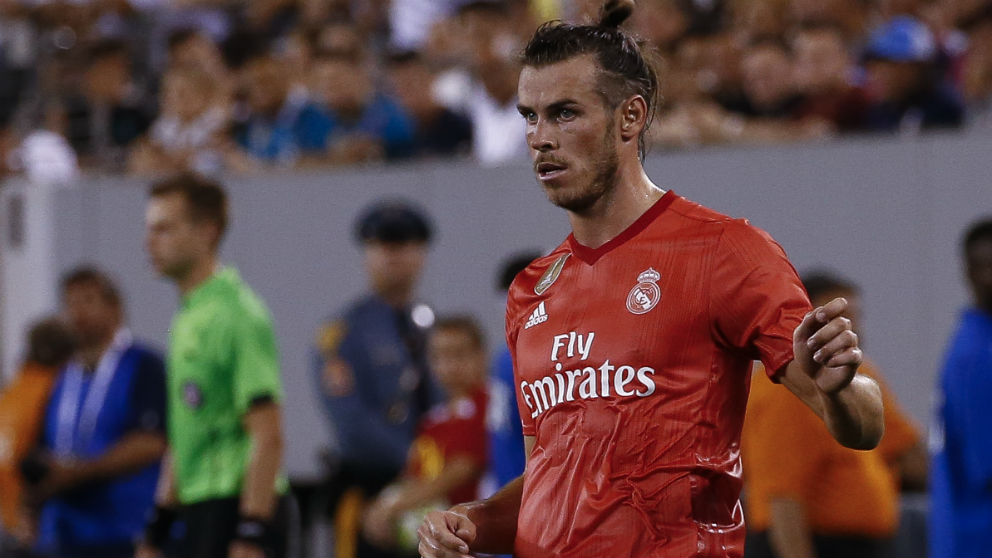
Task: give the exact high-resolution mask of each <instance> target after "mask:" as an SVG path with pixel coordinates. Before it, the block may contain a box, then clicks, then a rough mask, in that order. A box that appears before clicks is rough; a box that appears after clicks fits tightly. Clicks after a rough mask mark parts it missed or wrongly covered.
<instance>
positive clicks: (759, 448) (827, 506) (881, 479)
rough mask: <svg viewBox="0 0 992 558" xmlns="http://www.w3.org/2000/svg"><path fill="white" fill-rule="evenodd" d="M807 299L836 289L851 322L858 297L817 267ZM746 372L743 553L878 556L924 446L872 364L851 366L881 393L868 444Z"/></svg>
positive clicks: (922, 461)
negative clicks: (847, 440) (873, 441)
mask: <svg viewBox="0 0 992 558" xmlns="http://www.w3.org/2000/svg"><path fill="white" fill-rule="evenodd" d="M803 283H804V285H805V286H806V289H807V291H808V293H809V295H810V298H811V300H812V302H813V304H814V305H816V304H819V303H822V301H824V300H830V299H832V298H833V297H836V296H843V297H845V298H847V300H848V315H849V316H850V319H851V321H852V327H854V328H855V329H856V327H857V325H856V324H857V322H858V317H859V312H858V310H859V306H860V299H859V295H858V292H857V289H856V288H855V287H854V286H853V285H852V284H850V283H848V282H847V281H845V280H843V279H840V278H837V277H833V276H831V275H828V274H824V273H817V274H813V275H808V276H806V277H804V280H803ZM762 372H763V370H762V369H761V368H760V367H759V369H758V370H757V371H756V372H755V374H754V375H753V376H752V382H751V395H750V399H749V402H748V409H747V417H746V419H745V421H744V431H743V434H742V439H741V454H742V458H743V465H744V477H745V483H746V489H747V499H746V503H747V510H746V514H745V515H746V517H747V521H748V528H749V530H750V531H751V533H752V538H751V540H750V544H751V545H752V546H751V548H750V551H753V552H755V555H756V556H757V555H772V556H799V555H801V556H817V557H819V558H825V557H826V558H829V557H830V556H844V555H857V556H866V557H870V556H877V555H879V553H881V552H884V550H885V548H884V546H885V544H886V541H887V540H888V539H889V538H891V537H892V536H893V535H894V534H895V531H896V529H897V527H898V521H899V489H900V487H901V486H902V485H903V484H906V485H908V486H915V487H921V486H922V485H924V484H925V479H926V466H925V465H926V452H925V450H924V448H923V445H922V441H921V438H920V435H919V432H918V430H917V428H916V426H915V425H914V424H913V422H912V420H910V419H909V418H908V417H906V415H905V414H904V413H903V412H902V411H901V409H900V407H899V405H898V403H897V401H896V399H895V396H894V395H893V394H892V392H891V390H889V389H888V387H887V385H886V384H885V382H884V381H883V379H882V378H881V375H880V374H879V372H878V370H877V369H876V368H875V367H874V366H873V365H872V364H871V363H870V362H869V361H867V360H865V361H864V362H863V363H862V365H861V367H860V368H859V372H860V373H862V374H865V375H866V376H869V377H871V378H873V379H874V380H876V382H878V384H879V387H880V389H881V391H882V401H883V404H884V413H885V414H884V421H885V436H884V437H883V438H882V441H881V443H880V444H879V446H878V448H876V449H875V450H873V451H867V452H865V451H852V450H850V449H847V448H844V447H841V446H839V445H838V444H837V443H836V442H834V440H833V438H832V437H831V436H830V433H829V432H828V431H827V429H826V428H824V426H823V423H822V422H820V420H819V419H818V418H817V417H816V415H814V414H813V413H811V412H810V411H809V409H807V408H806V407H805V405H803V404H802V402H800V401H799V400H797V399H796V398H795V397H792V396H791V394H789V393H788V392H787V390H785V389H783V388H782V387H779V386H776V385H775V384H773V383H772V382H769V381H768V380H767V378H762V377H761V376H763V375H764V374H763V373H762Z"/></svg>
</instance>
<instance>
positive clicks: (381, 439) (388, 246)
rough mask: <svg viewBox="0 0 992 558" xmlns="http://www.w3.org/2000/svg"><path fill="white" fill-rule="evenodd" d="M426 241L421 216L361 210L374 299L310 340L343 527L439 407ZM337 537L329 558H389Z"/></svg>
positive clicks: (397, 208)
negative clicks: (423, 297) (421, 295)
mask: <svg viewBox="0 0 992 558" xmlns="http://www.w3.org/2000/svg"><path fill="white" fill-rule="evenodd" d="M431 232H432V231H431V226H430V224H429V222H428V220H427V217H426V216H425V215H423V214H422V213H421V212H420V211H419V210H417V209H416V208H414V207H413V206H411V205H408V204H406V203H404V202H399V201H385V202H380V203H377V204H375V205H373V206H372V207H371V208H369V209H367V210H366V212H365V213H364V214H363V215H362V216H361V217H360V218H359V220H358V223H357V227H356V236H357V237H358V239H359V241H360V243H361V246H362V251H363V253H364V259H365V268H366V271H367V273H368V277H369V283H370V286H371V291H372V292H371V293H369V294H368V295H365V296H363V297H362V298H360V299H359V300H357V301H356V302H355V303H353V304H352V305H351V306H350V307H348V308H347V309H346V310H344V312H343V313H342V314H340V315H339V316H338V317H336V318H334V319H331V320H328V321H327V322H326V323H325V324H324V325H323V326H321V327H320V328H319V330H318V333H317V339H316V348H317V351H316V359H315V361H316V362H315V364H316V366H315V378H316V380H317V382H318V386H319V393H320V395H321V399H322V401H323V404H324V408H325V410H326V412H327V416H328V418H329V419H330V426H331V429H332V432H333V434H334V438H335V442H336V444H335V448H334V450H333V452H332V453H333V467H334V472H333V473H332V478H331V479H330V488H331V495H330V499H331V505H332V507H333V508H334V511H335V515H336V516H337V517H338V518H339V519H341V520H344V521H347V519H345V518H350V520H351V521H352V522H354V521H355V520H356V519H357V517H359V515H358V514H360V513H361V509H362V507H363V506H364V502H371V501H372V499H373V498H374V497H375V495H376V494H377V493H378V492H379V491H380V490H382V489H383V488H384V487H386V486H387V485H388V484H389V483H390V482H392V481H393V480H394V479H395V478H396V477H397V476H398V475H399V474H400V472H401V471H402V470H403V467H404V465H405V464H406V458H407V451H408V450H409V448H410V445H411V443H412V442H413V439H414V436H415V434H416V427H417V424H418V423H419V422H420V419H421V417H422V416H423V415H424V414H425V413H426V412H427V411H428V410H429V409H430V408H431V407H432V406H433V405H434V404H436V403H438V402H440V401H442V398H441V396H440V395H441V394H440V391H439V388H438V387H437V386H436V384H435V383H434V381H433V380H432V379H431V376H430V374H428V371H427V363H426V334H427V331H428V328H429V327H430V326H431V325H432V324H433V321H434V314H433V312H432V311H431V310H430V308H428V307H427V306H425V305H423V304H414V290H415V288H416V284H417V281H418V279H419V278H420V275H421V270H422V268H423V265H424V262H425V259H426V257H427V248H428V245H429V242H430V239H431ZM356 537H357V538H356ZM335 538H336V544H337V549H336V551H335V555H336V556H343V555H354V554H355V551H356V550H357V554H358V555H359V556H363V557H369V556H371V557H374V556H390V555H391V554H390V551H389V549H380V548H376V547H375V546H374V545H373V544H371V543H369V542H368V541H366V540H365V539H364V538H363V537H361V536H360V535H359V534H358V533H357V531H350V532H340V531H339V532H336V533H335Z"/></svg>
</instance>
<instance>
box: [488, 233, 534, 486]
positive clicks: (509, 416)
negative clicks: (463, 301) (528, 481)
mask: <svg viewBox="0 0 992 558" xmlns="http://www.w3.org/2000/svg"><path fill="white" fill-rule="evenodd" d="M541 255H542V254H541V253H540V252H537V251H533V252H524V253H520V254H516V255H514V256H511V257H510V258H509V259H507V261H506V262H504V264H503V266H502V267H501V268H500V273H499V277H498V280H499V283H498V285H497V286H498V287H499V290H500V291H502V292H503V294H506V292H507V290H509V288H510V284H511V283H513V278H514V277H516V276H517V274H518V273H520V272H521V271H523V270H524V269H525V268H526V267H527V265H529V264H530V262H532V261H534V260H536V259H537V258H539V257H541ZM515 394H516V389H515V388H514V382H513V359H512V357H511V356H510V350H509V349H508V348H506V345H505V344H504V345H503V347H502V349H500V350H499V351H498V352H497V353H496V355H495V356H494V357H493V362H492V368H491V372H490V374H489V409H488V412H487V414H486V429H487V430H488V431H489V471H488V477H489V478H487V479H486V481H487V484H488V483H489V482H490V481H491V482H493V486H495V487H501V486H506V484H507V483H509V482H510V481H512V480H513V479H515V478H517V477H519V476H520V475H522V474H523V472H524V466H525V465H526V462H527V460H526V458H525V456H524V433H523V427H522V426H521V423H520V410H519V408H518V407H517V398H516V395H515Z"/></svg>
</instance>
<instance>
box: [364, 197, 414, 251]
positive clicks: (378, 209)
mask: <svg viewBox="0 0 992 558" xmlns="http://www.w3.org/2000/svg"><path fill="white" fill-rule="evenodd" d="M432 234H433V231H432V227H431V223H430V220H429V219H428V218H427V215H426V214H425V213H424V212H423V211H422V210H420V209H419V208H418V207H416V206H414V205H413V204H411V203H409V202H406V201H403V200H386V201H380V202H377V203H375V204H373V205H371V206H369V207H367V208H366V209H365V211H363V212H362V214H361V216H360V217H359V218H358V221H357V222H356V223H355V237H356V238H357V239H358V241H359V242H369V241H372V240H378V241H379V242H389V243H397V244H399V243H404V242H430V240H431V236H432Z"/></svg>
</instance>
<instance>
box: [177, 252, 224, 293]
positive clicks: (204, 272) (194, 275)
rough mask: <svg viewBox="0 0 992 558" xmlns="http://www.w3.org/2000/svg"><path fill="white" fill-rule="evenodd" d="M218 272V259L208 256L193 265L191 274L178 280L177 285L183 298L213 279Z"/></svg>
mask: <svg viewBox="0 0 992 558" xmlns="http://www.w3.org/2000/svg"><path fill="white" fill-rule="evenodd" d="M216 272H217V257H216V256H208V257H205V258H202V259H201V260H199V261H197V262H196V263H195V264H193V267H192V268H190V270H189V273H187V274H186V276H185V277H181V278H179V279H178V280H176V285H177V286H178V287H179V294H180V295H182V296H186V295H188V294H189V293H191V292H193V291H194V290H195V289H196V288H197V287H199V286H200V285H202V284H203V283H204V282H206V281H207V280H208V279H210V278H211V277H213V275H214V273H216Z"/></svg>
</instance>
